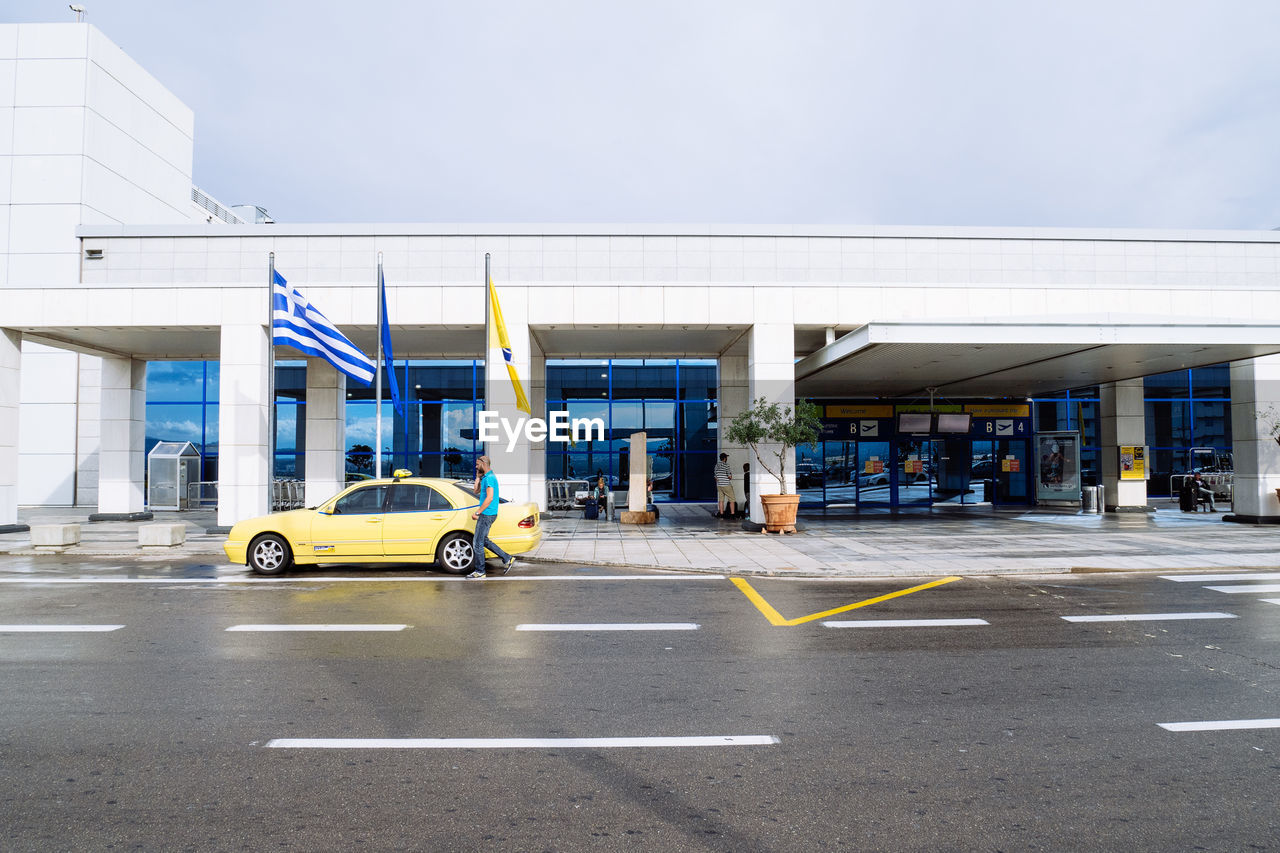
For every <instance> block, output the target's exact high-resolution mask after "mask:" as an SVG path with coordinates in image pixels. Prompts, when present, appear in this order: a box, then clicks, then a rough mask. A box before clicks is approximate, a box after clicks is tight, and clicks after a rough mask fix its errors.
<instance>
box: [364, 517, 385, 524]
mask: <svg viewBox="0 0 1280 853" xmlns="http://www.w3.org/2000/svg"><path fill="white" fill-rule="evenodd" d="M364 523H365V524H381V523H382V519H380V518H366V519H365V520H364Z"/></svg>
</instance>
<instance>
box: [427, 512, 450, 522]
mask: <svg viewBox="0 0 1280 853" xmlns="http://www.w3.org/2000/svg"><path fill="white" fill-rule="evenodd" d="M448 517H449V516H448V515H446V514H445V513H440V514H439V515H433V516H431V520H432V521H444V520H445V519H446V518H448Z"/></svg>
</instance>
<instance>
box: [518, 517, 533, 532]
mask: <svg viewBox="0 0 1280 853" xmlns="http://www.w3.org/2000/svg"><path fill="white" fill-rule="evenodd" d="M537 523H538V519H537V517H536V516H532V515H526V516H525V517H524V518H522V519H520V524H519V525H517V526H518V527H523V528H524V529H525V530H531V529H532V528H533V526H534V525H535V524H537Z"/></svg>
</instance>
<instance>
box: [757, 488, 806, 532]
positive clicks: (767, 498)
mask: <svg viewBox="0 0 1280 853" xmlns="http://www.w3.org/2000/svg"><path fill="white" fill-rule="evenodd" d="M760 504H761V506H763V507H764V529H765V531H766V532H768V533H795V532H796V510H797V509H799V508H800V496H799V495H761V496H760Z"/></svg>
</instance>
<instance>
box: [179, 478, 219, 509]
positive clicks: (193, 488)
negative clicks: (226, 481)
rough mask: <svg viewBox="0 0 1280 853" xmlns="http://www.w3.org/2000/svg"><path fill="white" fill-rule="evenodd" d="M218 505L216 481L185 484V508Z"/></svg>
mask: <svg viewBox="0 0 1280 853" xmlns="http://www.w3.org/2000/svg"><path fill="white" fill-rule="evenodd" d="M217 505H218V481H217V480H201V481H199V482H196V483H187V506H188V507H198V506H217Z"/></svg>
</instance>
